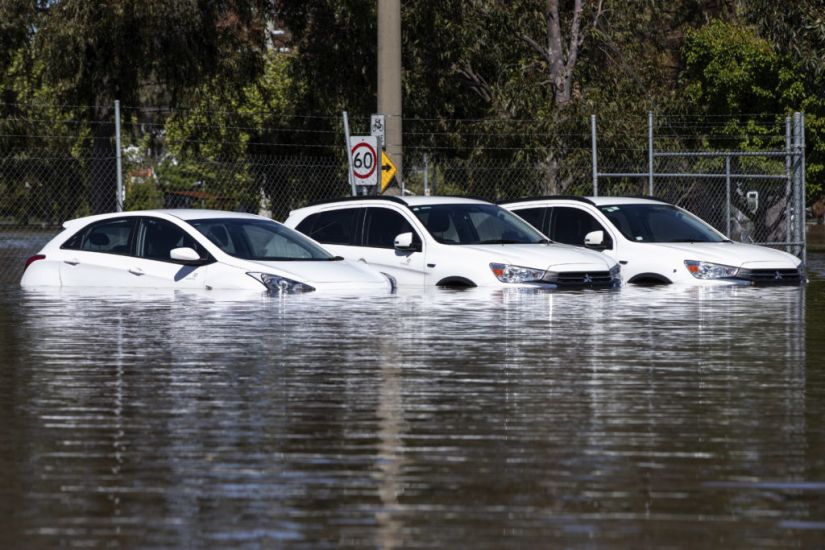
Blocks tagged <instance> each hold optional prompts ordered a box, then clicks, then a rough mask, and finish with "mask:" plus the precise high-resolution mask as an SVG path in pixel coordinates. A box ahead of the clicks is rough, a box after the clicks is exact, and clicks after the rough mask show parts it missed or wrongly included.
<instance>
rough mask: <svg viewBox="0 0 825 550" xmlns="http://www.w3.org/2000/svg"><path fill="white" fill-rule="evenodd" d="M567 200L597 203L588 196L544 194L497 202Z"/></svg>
mask: <svg viewBox="0 0 825 550" xmlns="http://www.w3.org/2000/svg"><path fill="white" fill-rule="evenodd" d="M549 199H554V200H567V201H579V202H584V203H587V204H592V205H595V204H596V203H594V202H593V201H592V200H590V199H588V198H587V197H582V196H579V195H543V196H538V197H523V198H520V199H507V200H504V201H498V203H496V204H512V203H514V202H527V201H544V200H549Z"/></svg>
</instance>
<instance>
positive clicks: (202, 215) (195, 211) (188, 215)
mask: <svg viewBox="0 0 825 550" xmlns="http://www.w3.org/2000/svg"><path fill="white" fill-rule="evenodd" d="M157 214H161V215H166V216H171V217H175V218H178V219H180V220H184V221H188V220H203V219H216V218H238V219H255V220H269V218H265V217H263V216H259V215H257V214H249V213H247V212H229V211H226V210H209V209H205V208H164V209H157V210H130V211H128V212H108V213H106V214H95V215H93V216H85V217H83V218H75V219H73V220H68V221H66V222H65V223H64V224H63V227H65V228H67V229H68V228H69V227H72V226H76V225H81V224H84V225H85V224H87V223H90V222H94V221H99V220H105V219H108V218H119V217H121V216H127V217H128V216H152V215H157Z"/></svg>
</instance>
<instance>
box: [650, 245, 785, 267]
mask: <svg viewBox="0 0 825 550" xmlns="http://www.w3.org/2000/svg"><path fill="white" fill-rule="evenodd" d="M655 246H656V247H661V248H663V249H667V250H671V251H674V252H676V253H678V254H679V256H680V258H681V259H682V260H697V261H705V262H713V263H718V264H724V265H730V266H735V267H750V268H756V269H758V268H766V269H780V268H793V267H797V266H798V265H799V263H800V260H799V258H797V257H796V256H793V255H791V254H788V253H787V252H782V251H781V250H775V249H773V248H768V247H766V246H757V245H752V244H744V243H737V242H721V243H656V245H655ZM651 252H652V251H651Z"/></svg>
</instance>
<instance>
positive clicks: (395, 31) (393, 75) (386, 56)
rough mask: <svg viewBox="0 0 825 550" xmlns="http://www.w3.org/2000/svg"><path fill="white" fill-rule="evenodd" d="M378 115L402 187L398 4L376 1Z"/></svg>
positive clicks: (386, 0)
mask: <svg viewBox="0 0 825 550" xmlns="http://www.w3.org/2000/svg"><path fill="white" fill-rule="evenodd" d="M377 112H378V113H383V114H385V115H386V116H387V118H386V122H387V126H386V137H385V140H386V142H385V143H386V150H387V155H389V157H390V160H392V161H393V163H395V166H396V168H397V169H398V174H397V175H396V178H397V179H398V183H399V184H402V178H403V175H402V174H403V173H404V172H403V163H402V153H403V148H402V141H401V0H378V109H377Z"/></svg>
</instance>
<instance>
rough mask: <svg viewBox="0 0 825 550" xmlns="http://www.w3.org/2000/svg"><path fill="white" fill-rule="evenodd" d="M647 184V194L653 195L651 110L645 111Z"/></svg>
mask: <svg viewBox="0 0 825 550" xmlns="http://www.w3.org/2000/svg"><path fill="white" fill-rule="evenodd" d="M647 184H648V193H647V194H648V195H650V196H651V197H652V196H653V111H648V112H647Z"/></svg>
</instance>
